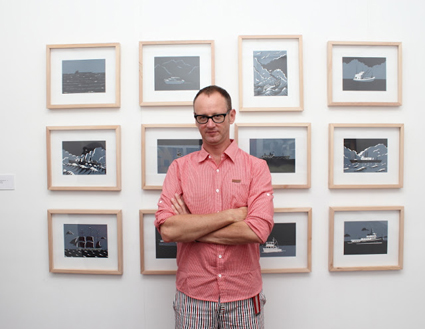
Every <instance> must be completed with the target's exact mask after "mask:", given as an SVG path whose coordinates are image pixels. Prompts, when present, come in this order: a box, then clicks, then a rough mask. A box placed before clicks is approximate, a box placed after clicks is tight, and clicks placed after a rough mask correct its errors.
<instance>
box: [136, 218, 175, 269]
mask: <svg viewBox="0 0 425 329" xmlns="http://www.w3.org/2000/svg"><path fill="white" fill-rule="evenodd" d="M155 212H156V210H140V211H139V218H140V266H141V273H142V274H175V273H176V272H177V263H176V256H177V243H175V242H169V243H167V242H164V241H163V240H162V238H161V235H160V234H159V232H158V230H157V229H156V227H155V225H154V220H155Z"/></svg>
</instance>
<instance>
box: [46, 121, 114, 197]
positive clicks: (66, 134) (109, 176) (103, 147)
mask: <svg viewBox="0 0 425 329" xmlns="http://www.w3.org/2000/svg"><path fill="white" fill-rule="evenodd" d="M46 137H47V187H48V189H49V190H56V191H57V190H73V191H120V190H121V127H120V126H55V127H54V126H51V127H47V128H46Z"/></svg>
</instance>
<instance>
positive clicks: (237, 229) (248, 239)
mask: <svg viewBox="0 0 425 329" xmlns="http://www.w3.org/2000/svg"><path fill="white" fill-rule="evenodd" d="M197 241H199V242H207V243H217V244H228V245H236V244H247V243H261V242H262V241H261V239H260V238H259V237H258V236H257V234H255V233H254V231H253V230H252V229H251V228H250V227H249V226H248V224H246V223H245V222H244V221H241V222H237V223H233V224H230V225H227V226H225V227H223V228H220V229H218V230H216V231H214V232H211V233H209V234H207V235H205V236H202V237H200V238H197Z"/></svg>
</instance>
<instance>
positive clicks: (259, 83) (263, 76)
mask: <svg viewBox="0 0 425 329" xmlns="http://www.w3.org/2000/svg"><path fill="white" fill-rule="evenodd" d="M253 61H254V64H253V66H254V67H253V69H254V96H288V67H287V51H286V50H278V51H254V54H253Z"/></svg>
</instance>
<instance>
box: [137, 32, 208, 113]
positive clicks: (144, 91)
mask: <svg viewBox="0 0 425 329" xmlns="http://www.w3.org/2000/svg"><path fill="white" fill-rule="evenodd" d="M214 65H215V64H214V41H211V40H198V41H141V42H140V43H139V98H140V106H186V105H192V101H193V98H194V97H195V95H196V93H197V92H198V90H199V89H201V88H203V87H205V86H208V85H212V84H214V79H215V73H214V72H215V66H214Z"/></svg>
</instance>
